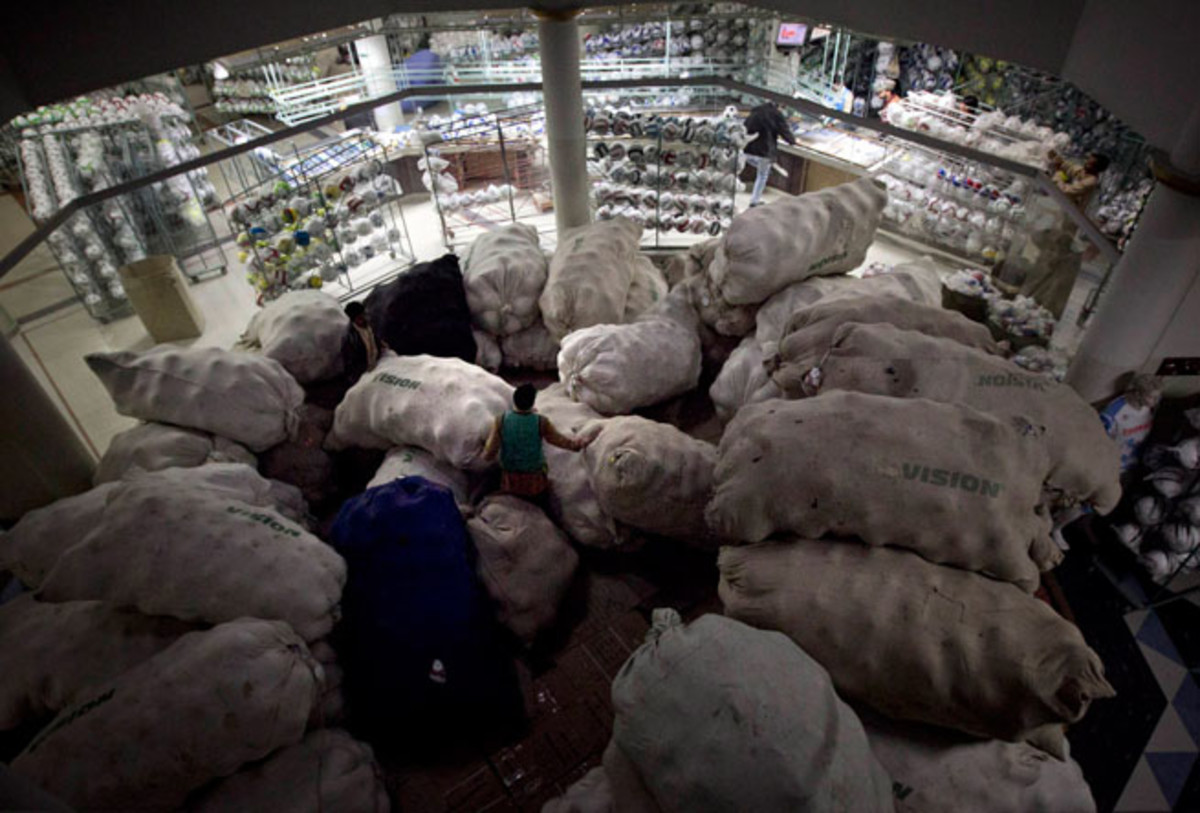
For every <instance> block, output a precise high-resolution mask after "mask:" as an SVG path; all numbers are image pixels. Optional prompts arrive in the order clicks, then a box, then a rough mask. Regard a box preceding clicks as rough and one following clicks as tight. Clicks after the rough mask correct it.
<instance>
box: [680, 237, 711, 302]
mask: <svg viewBox="0 0 1200 813" xmlns="http://www.w3.org/2000/svg"><path fill="white" fill-rule="evenodd" d="M720 244H721V238H719V237H713V238H711V239H709V240H703V241H701V242H699V243H692V244H691V245H690V246H688V247H687V249H686V250H685V251H680V252H676V253H675V254H672V255H671V258H670V259H669V260H668V261H667V267H666V278H667V282H668V283H669V284H670V286H671V287H672V288H674V287H675V286H676V285H679V284H680V283H681V282H683V281H684V280H687V279H690V278H691V277H695V276H699V275H701V274H705V273H706V272H707V271H708V266H709V264H711V263H712V258H713V256H714V255H715V254H716V253H717V246H719V245H720ZM693 304H694V303H693Z"/></svg>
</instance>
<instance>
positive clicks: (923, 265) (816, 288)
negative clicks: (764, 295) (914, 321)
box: [754, 257, 942, 352]
mask: <svg viewBox="0 0 1200 813" xmlns="http://www.w3.org/2000/svg"><path fill="white" fill-rule="evenodd" d="M856 296H895V297H900V298H902V299H908V300H911V301H913V302H917V303H919V304H922V305H930V306H933V307H937V306H940V305H941V304H942V283H941V277H940V276H938V272H937V271H936V270H935V269H934V267H933V261H932V260H931V259H929V258H928V257H922V258H921V259H919V260H914V261H913V262H910V263H905V264H903V265H898V266H896V267H895V268H894V269H893V270H892V272H891V273H889V274H876V275H875V276H871V277H857V276H853V275H849V274H835V275H833V276H829V277H812V278H810V279H806V280H804V281H803V282H796V283H793V284H791V285H789V286H788V287H786V288H784V289H783V290H782V291H780V292H778V293H777V294H774V295H773V296H772V297H771V298H770V299H768V300H767V301H766V302H764V303H763V304H762V307H760V308H759V309H758V314H757V317H756V324H755V330H754V335H755V336H757V337H758V343H759V344H761V345H763V347H764V348H765V349H767V350H769V351H770V352H774V350H775V348H774V345H776V344H778V343H779V342H780V340H782V339H783V336H784V333H785V331H786V330H787V326H788V322H789V321H790V320H791V318H792V315H793V314H795V313H796V312H798V311H801V310H804V309H806V308H809V307H812V306H813V305H816V304H817V303H818V302H834V301H836V300H839V299H847V298H850V297H856Z"/></svg>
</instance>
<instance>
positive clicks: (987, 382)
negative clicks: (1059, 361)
mask: <svg viewBox="0 0 1200 813" xmlns="http://www.w3.org/2000/svg"><path fill="white" fill-rule="evenodd" d="M975 386H977V387H1017V388H1020V389H1027V390H1036V391H1037V392H1045V391H1046V390H1047V389H1049V386H1050V382H1049V381H1046V380H1045V379H1043V378H1040V377H1039V376H1033V375H1017V374H1016V373H995V374H992V375H988V374H987V373H984V374H983V375H981V376H979V378H978V380H976V382H975Z"/></svg>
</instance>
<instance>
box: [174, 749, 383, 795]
mask: <svg viewBox="0 0 1200 813" xmlns="http://www.w3.org/2000/svg"><path fill="white" fill-rule="evenodd" d="M187 809H188V810H189V811H192V813H228V812H229V811H235V810H236V811H247V812H248V811H255V810H259V811H267V810H286V811H289V813H334V811H336V813H388V811H390V810H391V803H390V802H389V801H388V795H387V789H386V788H385V787H384V785H383V777H382V776H381V774H380V771H379V766H378V765H377V764H376V763H375V754H374V753H373V752H372V751H371V746H369V745H367V744H366V743H365V742H359V741H358V740H356V739H354V738H353V737H351V736H350V735H349V734H347V733H346V732H345V731H342V730H340V729H333V728H326V729H321V730H320V731H313V732H311V733H309V734H308V736H306V737H305V738H304V739H303V740H301V741H300V742H298V743H296V744H295V745H292V746H289V747H287V748H283V749H281V750H279V751H276V752H275V753H274V754H272V755H271V756H270V757H269V758H268V759H266V760H265V761H263V762H261V763H259V764H257V765H254V766H251V767H247V768H244V769H242V770H241V771H239V772H237V773H235V774H234V775H233V776H231V777H229V778H228V779H225V780H223V781H221V782H218V783H217V784H215V785H213V786H212V787H209V788H205V789H204V790H203V791H201V792H200V793H198V794H196V796H195V797H194V798H193V799H192V800H191V801H190V803H189V804H188V807H187Z"/></svg>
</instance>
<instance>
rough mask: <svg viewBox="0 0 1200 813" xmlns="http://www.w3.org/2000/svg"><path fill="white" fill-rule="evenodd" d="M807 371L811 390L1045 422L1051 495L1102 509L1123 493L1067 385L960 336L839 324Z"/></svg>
mask: <svg viewBox="0 0 1200 813" xmlns="http://www.w3.org/2000/svg"><path fill="white" fill-rule="evenodd" d="M817 369H818V373H816V374H814V375H813V376H811V379H812V381H813V382H815V388H814V389H813V390H812V391H813V392H814V393H815V392H828V391H832V390H848V391H851V392H860V393H867V394H872V395H886V396H891V397H894V398H928V399H929V400H932V401H939V402H942V403H946V404H961V405H963V406H968V407H972V408H974V409H978V410H981V411H983V412H987V413H988V414H991V415H996V416H1000V417H1011V418H1015V417H1024V418H1026V419H1028V420H1029V421H1030V422H1032V423H1033V424H1034V425H1035V426H1038V427H1041V428H1044V430H1045V431H1044V435H1043V438H1044V441H1045V444H1046V449H1047V452H1048V454H1049V456H1050V471H1049V474H1048V476H1047V480H1046V485H1047V486H1048V487H1049V488H1050V489H1051V490H1052V491H1053V492H1054V493H1055V495H1056V497H1057V502H1058V503H1059V504H1061V505H1066V506H1071V505H1075V504H1078V503H1086V504H1088V505H1090V506H1092V508H1093V509H1095V510H1096V511H1097V512H1099V513H1101V514H1107V513H1108V512H1109V511H1111V510H1112V509H1113V508H1114V507H1115V506H1116V504H1117V502H1118V500H1119V499H1120V496H1121V483H1120V452H1119V449H1118V448H1117V446H1116V444H1114V443H1112V442H1110V441H1109V438H1108V436H1107V435H1106V434H1105V432H1104V427H1103V424H1102V423H1101V422H1100V419H1099V418H1098V417H1097V415H1096V412H1095V410H1093V409H1092V408H1091V406H1089V405H1088V404H1087V402H1085V401H1084V400H1083V399H1082V398H1080V397H1079V395H1078V394H1077V393H1076V392H1075V391H1074V390H1073V389H1071V388H1070V387H1068V386H1065V385H1063V384H1058V383H1056V382H1055V381H1053V380H1052V379H1050V378H1048V377H1046V376H1042V375H1036V374H1034V373H1029V372H1026V371H1025V370H1022V369H1021V368H1020V367H1018V366H1017V365H1015V364H1013V363H1012V362H1010V361H1005V360H1004V359H1002V358H1000V357H998V356H994V355H989V354H988V353H985V352H981V351H979V350H975V349H972V348H970V347H966V346H964V345H962V344H959V343H958V342H954V341H947V340H945V339H941V338H937V337H935V336H929V335H926V334H924V333H920V332H916V331H912V330H902V329H900V328H897V327H894V326H892V325H888V324H856V323H849V324H843V325H842V326H841V327H839V328H838V329H837V330H836V331H835V332H834V334H833V337H832V339H831V342H830V346H829V348H828V349H827V350H826V351H825V353H824V358H823V360H822V361H821V362H820V365H819V367H818V368H817Z"/></svg>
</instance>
